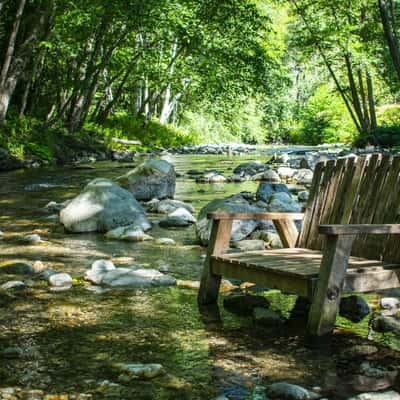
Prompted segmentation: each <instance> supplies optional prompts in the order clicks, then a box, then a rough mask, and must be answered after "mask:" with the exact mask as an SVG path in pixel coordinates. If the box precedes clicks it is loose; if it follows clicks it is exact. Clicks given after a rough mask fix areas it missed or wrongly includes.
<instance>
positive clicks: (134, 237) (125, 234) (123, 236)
mask: <svg viewBox="0 0 400 400" xmlns="http://www.w3.org/2000/svg"><path fill="white" fill-rule="evenodd" d="M104 236H105V237H106V238H107V239H111V240H125V241H127V242H144V241H146V240H153V237H152V236H150V235H147V234H146V233H144V232H143V231H142V230H141V229H139V228H137V227H136V226H135V225H129V226H120V227H118V228H115V229H112V230H111V231H108V232H107V233H106V234H105V235H104Z"/></svg>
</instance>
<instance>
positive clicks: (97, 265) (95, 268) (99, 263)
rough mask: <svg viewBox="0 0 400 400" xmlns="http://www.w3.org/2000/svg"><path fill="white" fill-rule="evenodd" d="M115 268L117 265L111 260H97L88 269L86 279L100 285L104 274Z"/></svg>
mask: <svg viewBox="0 0 400 400" xmlns="http://www.w3.org/2000/svg"><path fill="white" fill-rule="evenodd" d="M114 269H115V265H114V263H113V262H112V261H110V260H96V261H95V262H93V264H92V266H91V268H90V269H89V270H87V271H86V273H85V279H86V280H88V281H90V282H92V283H94V284H96V285H99V284H100V283H101V281H102V279H103V277H104V275H105V274H106V273H107V272H109V271H112V270H114Z"/></svg>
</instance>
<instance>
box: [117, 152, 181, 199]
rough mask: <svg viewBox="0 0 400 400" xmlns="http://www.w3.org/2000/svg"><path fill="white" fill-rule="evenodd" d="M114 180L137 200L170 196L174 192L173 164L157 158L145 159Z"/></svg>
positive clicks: (174, 175) (174, 176) (172, 195)
mask: <svg viewBox="0 0 400 400" xmlns="http://www.w3.org/2000/svg"><path fill="white" fill-rule="evenodd" d="M116 180H117V182H118V183H119V184H120V185H121V186H122V187H124V188H126V189H128V190H129V191H130V192H131V193H132V194H133V195H134V196H135V198H136V199H138V200H151V199H154V198H156V199H165V198H172V197H174V194H175V181H176V174H175V169H174V166H173V165H172V164H170V163H169V162H168V161H165V160H160V159H157V158H149V159H147V160H146V161H145V162H143V163H142V164H140V165H138V166H137V167H136V168H135V169H133V170H132V171H129V172H128V173H126V174H125V175H122V176H120V177H118V178H117V179H116Z"/></svg>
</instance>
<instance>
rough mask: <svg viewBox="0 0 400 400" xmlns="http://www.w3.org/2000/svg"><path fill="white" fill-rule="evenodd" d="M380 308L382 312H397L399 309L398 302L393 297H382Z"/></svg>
mask: <svg viewBox="0 0 400 400" xmlns="http://www.w3.org/2000/svg"><path fill="white" fill-rule="evenodd" d="M380 306H381V308H383V309H384V310H391V311H392V310H398V309H399V308H400V300H399V299H396V298H395V297H383V298H382V299H381V301H380Z"/></svg>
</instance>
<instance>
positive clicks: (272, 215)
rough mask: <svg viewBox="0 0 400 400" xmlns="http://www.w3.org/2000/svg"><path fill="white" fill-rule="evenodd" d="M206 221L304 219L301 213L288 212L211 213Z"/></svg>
mask: <svg viewBox="0 0 400 400" xmlns="http://www.w3.org/2000/svg"><path fill="white" fill-rule="evenodd" d="M207 218H208V219H214V220H227V219H232V220H233V219H271V220H280V219H291V220H295V221H296V220H298V221H300V220H302V219H303V218H304V214H303V213H288V212H282V213H281V212H265V213H218V212H212V213H208V214H207Z"/></svg>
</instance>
